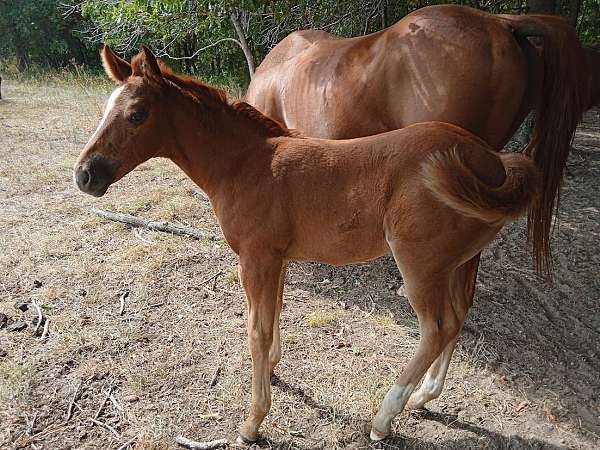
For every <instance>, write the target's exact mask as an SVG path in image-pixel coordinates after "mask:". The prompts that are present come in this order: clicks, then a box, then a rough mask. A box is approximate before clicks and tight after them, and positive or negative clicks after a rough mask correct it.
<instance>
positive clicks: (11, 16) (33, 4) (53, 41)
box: [0, 0, 98, 71]
mask: <svg viewBox="0 0 600 450" xmlns="http://www.w3.org/2000/svg"><path fill="white" fill-rule="evenodd" d="M81 20H82V19H81V18H80V17H77V16H65V15H64V14H63V11H62V10H61V9H60V2H59V1H58V0H17V1H15V0H0V36H2V38H1V39H0V60H5V61H6V60H9V59H12V60H14V62H15V63H16V66H17V68H18V70H19V71H24V70H26V69H27V68H28V67H29V66H30V65H32V64H33V65H38V66H44V67H52V68H58V67H63V66H65V65H67V64H69V63H70V62H71V61H74V62H77V63H79V64H98V58H97V55H96V50H95V49H93V50H92V46H87V45H86V43H85V42H84V41H83V40H82V39H81V38H80V37H79V36H77V35H76V34H75V33H74V32H73V30H74V28H75V27H76V26H78V25H79V22H80V21H81ZM94 47H95V46H94Z"/></svg>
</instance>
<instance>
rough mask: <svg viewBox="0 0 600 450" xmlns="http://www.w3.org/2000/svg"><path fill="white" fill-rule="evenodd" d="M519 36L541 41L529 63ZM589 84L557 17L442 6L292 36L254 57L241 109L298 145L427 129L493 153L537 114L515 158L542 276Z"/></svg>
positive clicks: (587, 71) (576, 48) (576, 47)
mask: <svg viewBox="0 0 600 450" xmlns="http://www.w3.org/2000/svg"><path fill="white" fill-rule="evenodd" d="M530 36H537V37H540V38H542V39H543V41H542V42H543V45H542V50H541V56H540V55H539V54H538V51H537V50H536V48H535V47H534V46H533V45H532V44H531V43H530V42H529V40H528V39H527V37H530ZM592 69H594V70H592ZM594 71H595V72H594ZM599 75H600V66H596V67H594V66H592V65H588V61H587V60H586V57H585V56H584V54H583V52H582V48H581V46H580V44H579V41H578V38H577V36H576V34H575V32H574V30H573V28H572V27H571V26H570V25H569V24H568V22H567V21H566V20H564V19H562V18H559V17H554V16H539V15H528V16H511V15H493V14H489V13H486V12H482V11H479V10H476V9H473V8H469V7H466V6H457V5H442V6H430V7H427V8H422V9H419V10H417V11H415V12H413V13H412V14H409V15H407V16H406V17H404V18H403V19H402V20H400V21H399V22H398V23H396V24H395V25H393V26H391V27H389V28H387V29H385V30H383V31H380V32H378V33H374V34H370V35H368V36H362V37H355V38H349V39H341V38H338V37H335V36H332V35H331V34H329V33H326V32H323V31H315V30H308V31H298V32H295V33H292V34H290V35H289V36H288V37H286V38H285V39H283V40H282V41H281V42H280V43H279V44H278V45H277V46H276V47H275V48H274V49H273V50H272V51H271V52H270V53H269V54H268V55H267V56H266V57H265V59H264V61H263V62H262V64H261V65H260V66H259V68H258V69H257V71H256V74H255V76H254V77H253V79H252V82H251V83H250V86H249V88H248V92H247V94H246V98H245V100H246V101H247V102H248V103H250V104H252V105H253V106H255V107H256V108H257V109H259V110H260V111H262V112H263V113H265V114H267V115H268V116H270V117H272V118H274V119H276V120H279V121H281V122H282V123H284V124H285V125H286V126H288V127H291V128H296V129H299V130H301V131H302V132H303V133H305V134H306V135H309V136H315V137H322V138H328V139H346V138H354V137H359V136H368V135H372V134H377V133H382V132H385V131H389V130H394V129H398V128H403V127H405V126H408V125H411V124H414V123H418V122H423V121H431V120H439V121H443V122H448V123H453V124H455V125H458V126H460V127H462V128H464V129H466V130H469V131H471V132H472V133H474V134H476V135H477V136H479V137H481V138H482V139H484V140H485V141H486V142H488V143H489V144H490V145H491V146H492V147H493V148H496V149H501V148H502V147H503V146H504V145H505V144H506V143H507V142H508V140H509V138H510V137H511V136H512V135H513V134H514V132H515V131H516V130H517V128H518V127H519V125H520V124H521V122H522V121H523V119H524V118H525V117H526V115H527V114H528V113H529V112H530V111H531V110H532V109H537V111H538V120H537V125H536V129H535V131H534V137H533V139H532V142H531V144H530V145H529V148H528V151H527V153H528V154H530V155H532V156H533V158H534V160H535V162H536V164H537V165H538V167H539V168H540V169H541V171H542V179H543V187H542V194H541V199H540V201H539V202H538V203H537V204H536V205H534V206H533V207H532V208H531V210H530V214H529V235H530V238H531V239H532V240H533V242H534V249H535V257H536V266H537V268H538V269H539V270H540V271H543V272H546V273H547V274H548V276H549V275H550V272H551V268H552V267H551V257H550V247H549V240H550V232H551V227H552V216H553V212H554V210H555V208H557V207H558V194H559V187H560V184H561V180H562V175H563V170H564V167H565V164H566V160H567V156H568V152H569V148H570V146H569V144H570V142H571V140H572V137H573V134H574V132H575V128H576V126H577V124H578V122H579V121H580V118H581V115H582V112H583V111H584V110H585V109H588V108H589V107H590V106H591V97H590V90H591V88H592V86H593V88H594V89H595V94H596V101H597V102H600V98H598V97H600V95H598V94H599V92H598V91H599V90H600V76H599ZM592 76H594V77H595V81H593V80H592ZM594 83H595V84H594ZM477 261H478V258H476V260H474V261H473V263H472V271H473V280H472V284H473V285H474V282H475V281H474V277H475V275H476V272H477Z"/></svg>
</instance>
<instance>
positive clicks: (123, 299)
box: [119, 291, 129, 316]
mask: <svg viewBox="0 0 600 450" xmlns="http://www.w3.org/2000/svg"><path fill="white" fill-rule="evenodd" d="M127 297H129V291H125V292H123V293H122V294H121V296H120V297H119V302H120V303H121V306H120V308H119V315H120V316H122V315H123V313H124V312H125V299H126V298H127Z"/></svg>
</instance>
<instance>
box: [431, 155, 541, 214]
mask: <svg viewBox="0 0 600 450" xmlns="http://www.w3.org/2000/svg"><path fill="white" fill-rule="evenodd" d="M475 152H477V153H475ZM423 176H424V182H425V184H426V185H427V187H428V188H429V189H430V190H431V191H432V192H433V193H434V195H435V197H436V198H437V199H438V200H440V201H441V202H442V203H444V204H445V205H447V206H449V207H450V208H452V209H454V210H456V211H457V212H459V213H460V214H462V215H464V216H466V217H472V218H474V219H477V220H480V221H482V222H485V223H488V224H490V225H502V224H504V223H505V222H507V221H509V220H512V219H516V218H517V217H519V216H521V215H524V214H525V213H526V212H527V209H528V208H529V207H530V205H531V203H532V202H533V201H534V199H535V198H536V196H537V193H538V187H539V174H538V170H537V168H536V167H535V165H534V163H533V161H532V160H531V159H530V158H529V157H527V156H524V155H522V154H516V153H504V154H496V153H493V152H491V151H489V150H487V149H485V148H481V149H480V150H477V149H473V148H465V147H462V146H461V145H459V144H457V145H456V146H454V147H453V148H451V149H448V150H445V151H440V152H437V153H435V154H433V155H431V156H430V158H429V159H428V160H427V161H425V163H424V164H423Z"/></svg>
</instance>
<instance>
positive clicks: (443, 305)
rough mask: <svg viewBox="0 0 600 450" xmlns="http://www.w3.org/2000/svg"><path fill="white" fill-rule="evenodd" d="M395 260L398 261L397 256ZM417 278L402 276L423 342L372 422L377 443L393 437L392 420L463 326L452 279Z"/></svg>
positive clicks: (442, 277)
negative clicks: (451, 287)
mask: <svg viewBox="0 0 600 450" xmlns="http://www.w3.org/2000/svg"><path fill="white" fill-rule="evenodd" d="M392 250H393V248H392ZM394 256H395V257H396V261H398V258H397V255H396V253H395V252H394ZM417 274H418V271H416V272H415V271H413V272H412V273H411V274H406V273H404V272H403V278H404V280H405V284H406V288H407V293H408V298H409V301H410V304H411V305H412V307H413V309H414V310H415V312H416V313H417V317H418V319H419V326H420V330H421V340H420V342H419V346H418V347H417V351H416V353H415V355H414V356H413V358H412V359H411V360H410V361H409V363H408V364H407V365H406V367H405V369H404V371H403V372H402V374H401V375H400V377H398V380H397V381H396V384H394V385H393V386H392V387H391V389H390V390H389V391H388V393H387V394H386V396H385V398H384V399H383V403H382V404H381V407H380V408H379V411H378V412H377V415H376V416H375V418H374V419H373V425H372V429H371V439H373V440H376V441H378V440H381V439H383V438H385V437H386V436H387V435H388V434H389V433H390V428H391V423H392V419H393V418H394V417H395V416H396V415H397V414H399V413H400V412H402V410H403V409H404V406H405V405H406V402H407V401H408V399H409V397H410V395H411V394H412V392H413V390H414V388H415V386H416V385H417V384H418V383H419V381H421V378H422V377H423V375H424V374H425V371H426V370H427V369H428V368H429V366H431V364H432V363H433V361H435V359H436V358H437V357H438V356H439V355H440V353H441V352H442V351H443V350H444V348H445V347H446V346H447V345H448V343H449V342H451V341H452V340H454V339H455V338H456V336H457V334H458V332H459V330H460V325H461V322H460V320H459V319H458V317H457V316H456V313H455V311H454V308H453V307H452V304H451V300H450V293H449V275H448V274H443V273H442V274H437V275H434V276H428V277H424V276H423V275H421V274H418V275H417Z"/></svg>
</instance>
